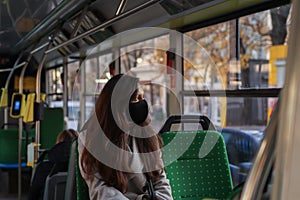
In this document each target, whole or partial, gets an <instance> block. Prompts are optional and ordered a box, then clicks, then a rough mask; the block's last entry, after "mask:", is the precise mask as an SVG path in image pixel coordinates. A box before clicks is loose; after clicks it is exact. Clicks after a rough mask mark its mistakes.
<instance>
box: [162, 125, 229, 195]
mask: <svg viewBox="0 0 300 200" xmlns="http://www.w3.org/2000/svg"><path fill="white" fill-rule="evenodd" d="M161 136H162V138H163V142H164V148H163V160H164V163H165V164H166V166H165V171H166V175H167V178H168V179H169V180H170V185H171V188H172V195H173V197H174V200H180V199H184V200H192V199H206V198H208V199H226V197H227V196H228V195H229V194H230V192H231V191H232V187H233V186H232V180H231V174H230V167H229V163H228V158H227V153H226V147H225V143H224V140H223V137H222V136H221V134H220V133H219V132H217V131H210V130H209V131H183V132H165V133H162V135H161ZM175 137H176V139H175ZM176 157H177V159H175V160H174V158H176Z"/></svg>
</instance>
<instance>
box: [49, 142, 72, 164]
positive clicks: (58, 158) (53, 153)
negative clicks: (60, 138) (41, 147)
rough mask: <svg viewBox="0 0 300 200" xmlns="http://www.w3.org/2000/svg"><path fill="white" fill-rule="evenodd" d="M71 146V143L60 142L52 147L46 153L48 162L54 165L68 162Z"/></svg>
mask: <svg viewBox="0 0 300 200" xmlns="http://www.w3.org/2000/svg"><path fill="white" fill-rule="evenodd" d="M71 144H72V142H60V143H57V144H56V145H54V146H53V147H52V148H51V149H50V150H49V151H48V157H49V160H50V161H51V162H54V163H59V162H68V161H69V156H70V150H71V149H70V148H71Z"/></svg>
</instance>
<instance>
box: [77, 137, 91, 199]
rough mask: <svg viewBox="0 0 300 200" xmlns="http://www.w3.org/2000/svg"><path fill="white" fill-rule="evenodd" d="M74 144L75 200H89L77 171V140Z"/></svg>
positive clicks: (83, 182) (84, 184) (78, 170)
mask: <svg viewBox="0 0 300 200" xmlns="http://www.w3.org/2000/svg"><path fill="white" fill-rule="evenodd" d="M75 142H76V164H75V173H76V188H77V200H89V199H90V196H89V188H88V186H87V184H86V182H85V181H84V179H83V177H82V176H81V173H80V169H79V153H78V150H77V146H78V140H76V141H75Z"/></svg>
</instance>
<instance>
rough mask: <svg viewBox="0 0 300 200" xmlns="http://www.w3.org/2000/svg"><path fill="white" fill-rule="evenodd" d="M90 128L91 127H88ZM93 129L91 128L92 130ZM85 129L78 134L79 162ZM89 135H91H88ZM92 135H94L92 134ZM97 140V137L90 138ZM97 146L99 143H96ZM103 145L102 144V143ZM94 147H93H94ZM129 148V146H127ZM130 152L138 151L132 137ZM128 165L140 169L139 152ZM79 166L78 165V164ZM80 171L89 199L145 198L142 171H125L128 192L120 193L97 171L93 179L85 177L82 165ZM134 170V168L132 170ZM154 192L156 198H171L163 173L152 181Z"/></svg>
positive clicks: (165, 199)
mask: <svg viewBox="0 0 300 200" xmlns="http://www.w3.org/2000/svg"><path fill="white" fill-rule="evenodd" d="M90 130H91V129H90ZM94 130H95V129H93V131H92V132H95V131H94ZM86 133H87V130H84V131H83V132H81V133H80V134H79V140H78V151H79V163H81V162H80V160H81V153H82V151H83V148H84V146H83V143H84V142H85V139H80V138H82V137H80V136H82V135H86ZM90 137H91V136H90ZM92 137H94V136H92ZM92 140H94V141H95V140H97V141H99V138H97V139H92ZM97 146H98V147H99V145H97ZM102 146H103V145H102ZM94 149H95V148H94ZM129 149H130V148H129ZM132 152H138V151H137V146H136V142H135V140H134V139H133V146H132ZM133 155H134V156H133V157H132V159H131V161H130V163H129V166H130V167H132V168H133V169H134V168H139V169H137V170H136V171H140V168H141V167H143V163H142V162H141V160H140V157H139V156H138V155H139V154H133ZM79 166H80V165H79ZM80 171H81V174H82V177H84V178H85V181H86V183H87V185H88V187H89V195H90V199H91V200H128V199H129V200H142V199H143V198H144V199H147V192H144V191H143V188H144V186H145V185H146V177H145V175H144V174H143V173H127V176H128V177H127V178H128V192H126V193H125V194H123V193H121V192H120V191H119V190H118V189H116V188H114V187H109V186H107V185H106V183H105V181H104V180H103V179H102V178H101V176H100V174H99V173H96V174H95V178H94V179H93V180H90V179H86V177H87V176H86V174H84V172H83V170H82V167H81V166H80ZM133 171H135V170H133ZM153 186H154V190H155V194H156V198H157V200H172V199H173V197H172V194H171V188H170V184H169V180H168V179H167V178H166V175H165V173H162V174H161V176H160V177H159V179H158V180H157V181H155V182H153Z"/></svg>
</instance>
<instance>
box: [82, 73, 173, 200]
mask: <svg viewBox="0 0 300 200" xmlns="http://www.w3.org/2000/svg"><path fill="white" fill-rule="evenodd" d="M137 84H138V79H137V78H134V77H131V76H128V75H122V74H119V75H116V76H114V77H113V78H111V79H110V80H109V81H108V82H107V84H106V85H105V86H104V88H103V90H102V92H101V94H100V95H99V98H98V100H97V102H96V106H95V113H94V115H92V117H91V118H90V119H89V121H88V122H87V123H86V124H85V126H84V127H83V131H82V133H81V134H80V136H79V146H78V150H79V154H80V167H81V168H80V169H81V173H82V175H83V177H84V179H85V181H86V183H87V185H88V187H89V194H90V199H95V200H96V199H97V200H102V199H103V200H110V199H130V200H131V199H158V200H162V199H173V198H172V195H171V189H170V185H169V181H168V180H167V179H166V177H165V173H164V170H163V163H162V159H161V157H160V156H161V152H160V148H161V139H160V138H159V136H158V135H157V134H156V133H155V132H154V130H153V129H152V128H151V127H150V126H149V123H150V118H149V115H148V110H149V108H148V105H147V102H146V101H145V100H144V99H143V98H142V96H141V95H139V94H138V90H137ZM152 186H153V187H152ZM151 188H153V189H152V190H151Z"/></svg>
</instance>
